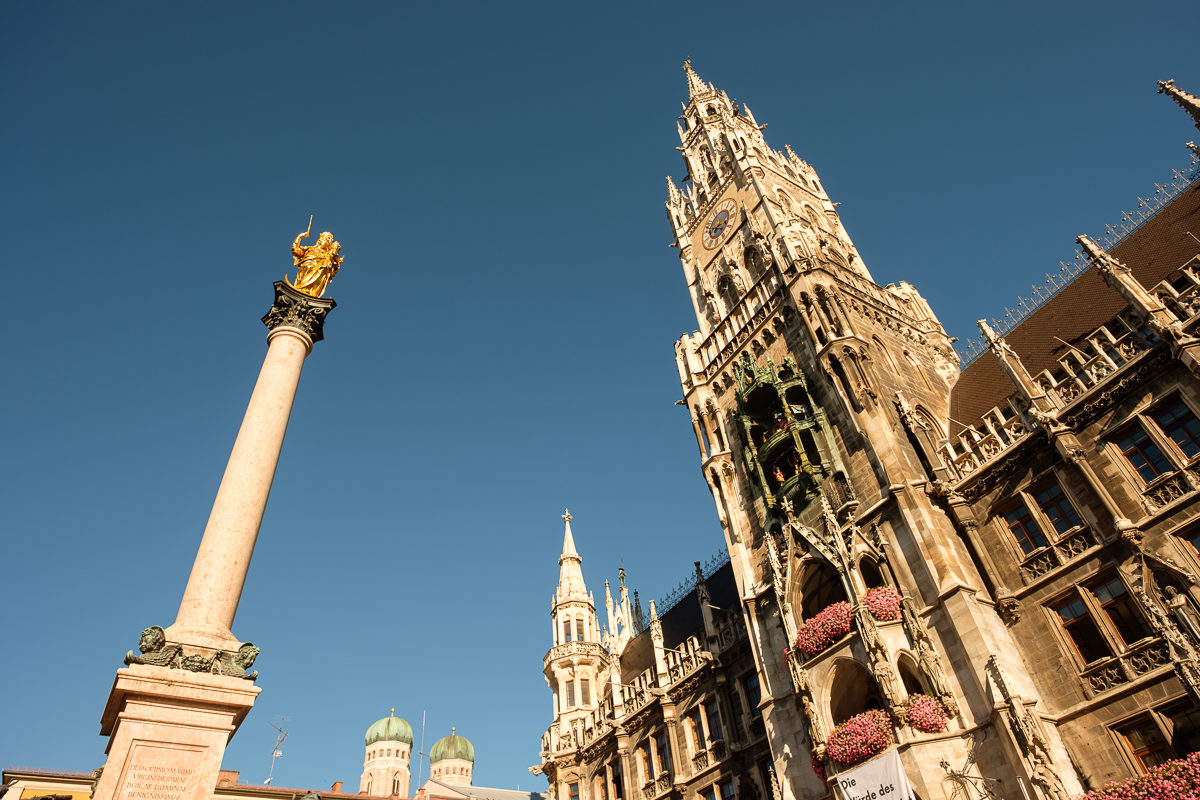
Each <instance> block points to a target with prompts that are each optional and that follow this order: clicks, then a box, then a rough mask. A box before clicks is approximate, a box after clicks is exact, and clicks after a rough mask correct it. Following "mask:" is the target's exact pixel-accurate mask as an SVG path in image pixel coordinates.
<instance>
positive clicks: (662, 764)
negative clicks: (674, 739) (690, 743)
mask: <svg viewBox="0 0 1200 800" xmlns="http://www.w3.org/2000/svg"><path fill="white" fill-rule="evenodd" d="M654 755H655V757H656V758H657V759H658V762H657V764H656V765H655V766H656V767H657V768H658V774H659V775H662V774H663V773H665V772H670V771H671V749H670V747H668V746H667V732H666V731H659V732H658V733H656V734H654Z"/></svg>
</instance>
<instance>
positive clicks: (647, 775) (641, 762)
mask: <svg viewBox="0 0 1200 800" xmlns="http://www.w3.org/2000/svg"><path fill="white" fill-rule="evenodd" d="M637 763H638V770H639V771H640V772H641V773H642V775H641V778H642V783H649V782H650V781H652V780H654V765H653V764H652V763H651V761H650V743H649V742H642V743H641V744H640V745H638V749H637Z"/></svg>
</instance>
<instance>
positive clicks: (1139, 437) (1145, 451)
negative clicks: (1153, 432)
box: [1117, 427, 1174, 483]
mask: <svg viewBox="0 0 1200 800" xmlns="http://www.w3.org/2000/svg"><path fill="white" fill-rule="evenodd" d="M1117 447H1119V448H1121V455H1123V456H1125V459H1126V460H1127V461H1128V462H1129V464H1130V466H1132V467H1133V468H1134V469H1136V470H1137V473H1138V475H1140V476H1141V478H1142V480H1143V481H1145V482H1146V483H1150V482H1152V481H1153V480H1154V479H1155V478H1157V477H1158V476H1160V475H1166V474H1167V473H1168V472H1174V468H1173V467H1172V466H1171V464H1170V463H1169V462H1168V461H1167V458H1166V456H1164V455H1163V454H1162V450H1159V449H1158V445H1156V444H1155V443H1154V442H1153V441H1151V440H1150V437H1149V436H1148V435H1147V434H1146V432H1145V431H1144V430H1142V429H1141V428H1137V427H1135V428H1132V429H1131V430H1130V431H1128V432H1127V433H1125V434H1124V435H1122V436H1119V437H1118V438H1117Z"/></svg>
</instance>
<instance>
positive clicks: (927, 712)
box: [904, 694, 950, 733]
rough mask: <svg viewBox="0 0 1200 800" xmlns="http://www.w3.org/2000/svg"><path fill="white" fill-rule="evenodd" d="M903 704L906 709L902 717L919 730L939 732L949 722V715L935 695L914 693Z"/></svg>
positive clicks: (944, 728)
mask: <svg viewBox="0 0 1200 800" xmlns="http://www.w3.org/2000/svg"><path fill="white" fill-rule="evenodd" d="M904 705H905V708H906V709H907V711H906V713H905V715H904V719H905V720H906V721H907V722H908V724H909V725H911V726H912V727H914V728H916V729H917V730H919V731H924V732H925V733H941V732H942V731H944V730H946V726H947V725H948V724H950V715H949V714H947V713H946V709H945V708H944V707H943V706H942V701H941V700H938V699H937V698H936V697H930V696H928V695H924V694H914V695H910V696H909V698H908V701H907V702H906V703H905V704H904Z"/></svg>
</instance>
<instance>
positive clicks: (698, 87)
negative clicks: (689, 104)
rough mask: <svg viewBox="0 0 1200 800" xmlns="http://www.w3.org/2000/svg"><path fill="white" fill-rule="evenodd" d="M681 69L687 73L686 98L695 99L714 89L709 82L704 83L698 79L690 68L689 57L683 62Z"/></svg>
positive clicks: (690, 61)
mask: <svg viewBox="0 0 1200 800" xmlns="http://www.w3.org/2000/svg"><path fill="white" fill-rule="evenodd" d="M683 71H684V72H685V73H686V74H687V87H688V99H689V100H695V99H696V98H697V97H699V96H700V95H702V94H708V93H709V92H712V91H715V89H714V88H713V85H712V84H711V83H707V84H706V83H705V82H704V81H703V80H701V79H700V76H699V75H697V74H696V72H695V70H693V69H692V60H691V59H690V58H689V59H687V60H686V61H684V62H683Z"/></svg>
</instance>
